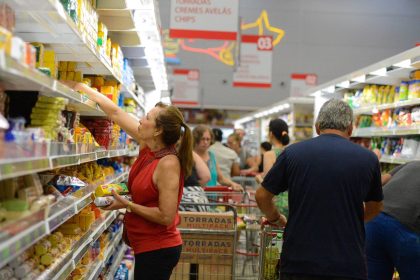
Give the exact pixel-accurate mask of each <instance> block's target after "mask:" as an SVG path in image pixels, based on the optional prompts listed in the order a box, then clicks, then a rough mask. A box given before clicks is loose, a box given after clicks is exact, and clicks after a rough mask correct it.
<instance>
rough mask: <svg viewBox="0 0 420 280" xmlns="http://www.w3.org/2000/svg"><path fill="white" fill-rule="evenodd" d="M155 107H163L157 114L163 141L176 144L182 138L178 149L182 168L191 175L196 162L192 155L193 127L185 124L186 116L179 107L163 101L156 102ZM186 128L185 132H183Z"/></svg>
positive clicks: (186, 174) (187, 174)
mask: <svg viewBox="0 0 420 280" xmlns="http://www.w3.org/2000/svg"><path fill="white" fill-rule="evenodd" d="M155 107H159V108H162V109H163V110H162V111H160V112H159V114H158V115H157V116H156V120H155V122H156V127H157V128H162V131H163V132H162V141H163V143H164V144H165V145H168V146H169V145H175V144H176V142H178V140H179V139H180V138H181V136H182V140H181V145H180V147H179V150H178V158H179V161H180V163H181V170H182V172H183V174H184V177H188V176H190V175H191V170H192V167H193V164H194V161H193V155H192V135H191V129H190V128H189V127H188V126H187V125H186V124H185V122H184V117H183V115H182V113H181V112H180V111H179V109H178V108H176V107H174V106H168V105H166V104H164V103H162V102H159V103H157V104H156V106H155ZM181 128H184V132H183V133H182V132H181Z"/></svg>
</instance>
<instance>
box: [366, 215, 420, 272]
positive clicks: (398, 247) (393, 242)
mask: <svg viewBox="0 0 420 280" xmlns="http://www.w3.org/2000/svg"><path fill="white" fill-rule="evenodd" d="M366 256H367V264H368V279H369V280H391V279H392V275H393V272H394V268H396V269H397V271H398V273H399V274H400V278H401V280H419V279H420V234H416V233H414V232H413V231H411V230H409V229H408V228H407V227H405V226H403V225H402V224H401V223H400V222H398V221H397V220H396V219H395V218H393V217H391V216H389V215H387V214H384V213H380V214H379V215H378V216H377V217H376V218H375V219H373V220H372V221H370V222H369V223H367V224H366Z"/></svg>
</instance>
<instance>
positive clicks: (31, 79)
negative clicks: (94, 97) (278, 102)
mask: <svg viewBox="0 0 420 280" xmlns="http://www.w3.org/2000/svg"><path fill="white" fill-rule="evenodd" d="M0 76H1V81H2V84H4V86H5V88H6V90H26V91H27V90H31V91H39V92H41V94H43V95H47V96H57V95H58V96H60V97H65V98H68V99H69V101H70V103H72V105H73V106H74V107H75V108H76V109H77V110H78V111H80V114H81V115H83V116H100V117H103V116H105V113H104V112H103V111H102V110H101V109H99V107H98V106H97V105H96V104H95V103H94V102H93V101H91V100H90V99H89V98H87V97H86V96H85V95H82V94H80V93H78V92H75V91H74V90H72V89H70V88H69V87H67V86H65V85H63V84H62V83H60V82H59V81H57V80H55V79H53V78H50V77H48V76H47V75H44V74H43V73H41V72H39V71H38V70H37V69H34V68H29V67H27V66H26V65H23V64H21V63H19V62H17V61H16V60H15V59H13V58H12V57H10V56H8V55H6V54H4V52H3V53H0Z"/></svg>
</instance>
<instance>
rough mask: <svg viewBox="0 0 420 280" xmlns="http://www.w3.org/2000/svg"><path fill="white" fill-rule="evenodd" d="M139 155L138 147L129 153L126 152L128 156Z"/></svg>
mask: <svg viewBox="0 0 420 280" xmlns="http://www.w3.org/2000/svg"><path fill="white" fill-rule="evenodd" d="M138 155H139V149H136V150H134V151H130V152H129V153H128V156H129V157H137V156H138Z"/></svg>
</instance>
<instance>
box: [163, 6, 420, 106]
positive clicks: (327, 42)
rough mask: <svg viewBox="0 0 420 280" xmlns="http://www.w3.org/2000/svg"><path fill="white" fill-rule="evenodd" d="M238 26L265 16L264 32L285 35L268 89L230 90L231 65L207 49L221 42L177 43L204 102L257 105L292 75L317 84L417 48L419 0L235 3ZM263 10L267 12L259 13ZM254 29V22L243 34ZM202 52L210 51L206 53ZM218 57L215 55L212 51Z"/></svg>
mask: <svg viewBox="0 0 420 280" xmlns="http://www.w3.org/2000/svg"><path fill="white" fill-rule="evenodd" d="M239 3H240V9H239V15H240V17H241V19H242V22H243V23H255V22H257V21H258V19H263V20H264V19H266V21H265V22H264V21H262V22H263V23H264V24H262V26H260V27H262V30H263V34H269V35H273V36H276V34H275V33H273V32H271V31H270V27H275V28H279V29H282V30H284V32H285V36H284V38H283V39H282V40H281V41H280V43H279V44H278V45H277V46H275V48H274V51H273V67H272V71H273V72H272V77H273V81H272V88H270V89H250V88H233V87H232V75H233V70H234V66H232V65H228V64H229V63H228V62H227V61H223V60H220V59H216V58H215V56H214V55H213V56H212V54H209V52H210V51H208V49H209V48H217V47H220V46H222V45H223V44H224V43H225V42H221V41H204V40H194V41H191V40H181V41H177V44H180V43H181V45H179V46H178V48H179V52H177V53H176V56H177V58H179V59H180V61H181V64H180V65H177V66H170V65H168V67H167V68H168V73H171V70H172V68H177V67H179V68H193V69H195V68H198V69H199V70H200V86H201V88H202V106H203V107H206V108H225V109H256V108H258V107H264V106H267V105H270V104H272V103H274V102H278V101H280V100H282V99H284V98H286V97H288V96H289V89H290V75H291V74H292V73H315V74H317V76H318V84H320V83H323V82H327V81H328V80H331V79H333V78H336V77H338V76H341V75H344V74H346V73H348V72H351V71H354V70H356V69H358V68H362V67H364V66H367V65H369V64H372V63H375V62H377V61H379V60H381V59H384V58H386V57H389V56H392V55H395V54H397V53H399V52H402V51H404V50H407V49H409V48H412V47H414V45H415V43H416V42H419V41H420V38H419V37H418V34H420V24H419V23H420V14H419V13H418V11H419V10H420V1H418V0H400V1H394V0H371V1H364V0H353V1H345V0H293V1H292V0H258V1H256V0H240V1H239ZM159 8H160V16H161V22H162V28H163V31H165V30H166V29H168V28H169V17H170V0H160V1H159ZM264 11H266V15H267V17H266V18H264V17H265V15H264V13H265V12H264ZM242 32H243V34H257V33H258V27H256V28H249V29H247V30H243V31H242ZM206 49H207V53H203V50H206ZM217 54H219V53H217Z"/></svg>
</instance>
